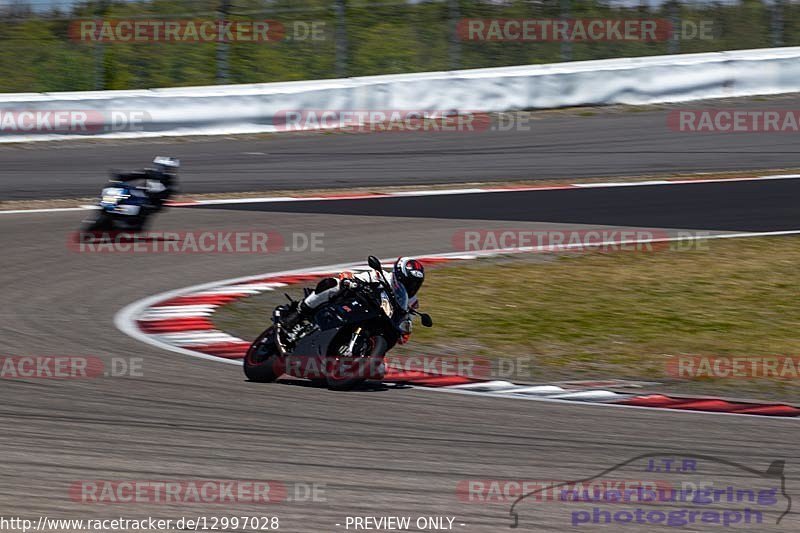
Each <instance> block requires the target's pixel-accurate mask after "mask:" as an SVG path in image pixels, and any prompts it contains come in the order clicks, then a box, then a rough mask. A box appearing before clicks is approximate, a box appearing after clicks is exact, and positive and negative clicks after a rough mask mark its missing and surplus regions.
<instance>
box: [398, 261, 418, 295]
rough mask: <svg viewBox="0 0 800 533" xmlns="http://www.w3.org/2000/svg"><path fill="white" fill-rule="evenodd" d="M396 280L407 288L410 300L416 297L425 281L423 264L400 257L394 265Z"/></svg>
mask: <svg viewBox="0 0 800 533" xmlns="http://www.w3.org/2000/svg"><path fill="white" fill-rule="evenodd" d="M393 272H394V279H395V281H396V282H397V283H400V284H401V285H402V286H403V287H405V289H406V292H407V293H408V296H409V298H410V297H412V296H414V295H416V294H417V292H418V291H419V288H420V287H422V282H423V281H425V268H424V267H423V266H422V263H421V262H420V261H418V260H416V259H411V258H409V257H398V258H397V261H395V263H394V270H393Z"/></svg>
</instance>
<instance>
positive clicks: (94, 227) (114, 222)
mask: <svg viewBox="0 0 800 533" xmlns="http://www.w3.org/2000/svg"><path fill="white" fill-rule="evenodd" d="M97 207H98V209H97V210H96V211H95V212H94V213H93V215H92V216H91V217H89V218H87V219H86V220H84V221H83V226H82V228H81V229H82V231H85V232H99V231H111V230H127V231H143V230H144V229H145V226H146V224H147V219H148V218H149V216H150V215H151V214H152V213H154V212H155V211H156V210H157V209H156V208H155V207H154V206H153V205H152V203H151V201H150V197H149V196H148V194H147V191H146V190H145V189H143V188H142V187H135V186H133V185H130V184H128V183H125V182H122V181H114V180H112V181H110V182H109V183H108V184H107V185H106V187H104V188H103V190H102V192H101V193H100V201H99V202H98V204H97Z"/></svg>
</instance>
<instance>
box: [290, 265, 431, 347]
mask: <svg viewBox="0 0 800 533" xmlns="http://www.w3.org/2000/svg"><path fill="white" fill-rule="evenodd" d="M386 279H387V281H388V282H389V285H390V286H391V287H393V288H397V290H405V292H406V293H407V294H408V308H407V309H406V314H405V316H403V317H402V318H401V319H400V320H399V321H398V322H399V328H400V331H401V333H402V335H401V338H400V341H399V342H400V344H403V343H405V342H406V341H407V340H408V337H409V335H410V334H411V328H412V320H411V311H410V310H412V309H416V308H417V306H418V305H419V304H418V302H417V293H418V292H419V289H420V287H422V283H423V282H424V281H425V268H424V267H423V266H422V263H421V262H420V261H419V260H417V259H412V258H409V257H398V258H397V261H395V263H394V266H393V267H392V271H391V272H390V273H387V274H386ZM359 281H360V282H366V283H374V282H378V281H380V277H379V274H378V273H377V272H375V271H374V270H370V271H367V272H362V273H359V274H353V273H352V272H342V273H341V274H339V277H338V278H334V277H330V278H325V279H322V280H320V282H319V283H317V286H316V288H315V289H314V291H313V292H312V293H311V294H309V295H308V296H306V297H305V298H303V300H301V301H300V303H299V305H297V306H294V307H288V308H287V307H285V308H284V309H283V310H284V311H286V312H287V313H286V315H285V316H284V315H283V314H282V312H281V309H280V308H279V309H278V310H277V311H276V318H277V319H278V320H280V323H281V325H282V326H283V327H285V328H286V329H287V330H292V329H293V328H294V327H295V326H296V325H297V324H299V323H300V321H301V320H303V319H307V318H309V317H311V315H313V313H314V310H315V309H316V308H317V307H319V306H320V305H322V304H324V303H326V302H328V301H330V300H331V299H332V298H335V297H336V296H338V295H339V294H340V293H341V292H342V290H346V289H351V288H354V287H357V283H358V282H359ZM400 287H402V289H400Z"/></svg>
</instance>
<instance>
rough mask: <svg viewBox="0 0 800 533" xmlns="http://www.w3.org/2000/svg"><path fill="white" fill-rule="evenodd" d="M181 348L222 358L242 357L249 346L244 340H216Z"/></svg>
mask: <svg viewBox="0 0 800 533" xmlns="http://www.w3.org/2000/svg"><path fill="white" fill-rule="evenodd" d="M182 348H184V349H187V350H193V351H195V352H202V353H204V354H208V355H213V356H215V357H222V358H224V359H243V358H244V356H245V354H247V350H248V349H249V348H250V343H249V342H245V341H241V342H217V343H213V344H198V345H191V346H182Z"/></svg>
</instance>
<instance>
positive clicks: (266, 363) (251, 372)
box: [244, 327, 284, 383]
mask: <svg viewBox="0 0 800 533" xmlns="http://www.w3.org/2000/svg"><path fill="white" fill-rule="evenodd" d="M273 335H274V328H273V327H270V328H269V329H267V330H266V331H264V333H262V334H261V335H259V336H258V338H257V339H256V340H255V341H253V344H251V345H250V348H249V349H248V350H247V354H246V355H245V356H244V375H245V376H247V379H249V380H250V381H255V382H256V383H271V382H273V381H275V380H276V379H278V378H279V377H281V375H282V374H283V371H284V368H283V366H284V362H283V358H282V357H281V355H280V354H279V353H278V349H277V348H276V347H275V343H274V342H273Z"/></svg>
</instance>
